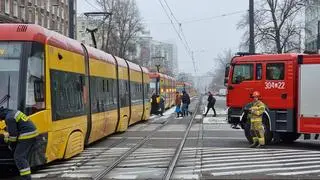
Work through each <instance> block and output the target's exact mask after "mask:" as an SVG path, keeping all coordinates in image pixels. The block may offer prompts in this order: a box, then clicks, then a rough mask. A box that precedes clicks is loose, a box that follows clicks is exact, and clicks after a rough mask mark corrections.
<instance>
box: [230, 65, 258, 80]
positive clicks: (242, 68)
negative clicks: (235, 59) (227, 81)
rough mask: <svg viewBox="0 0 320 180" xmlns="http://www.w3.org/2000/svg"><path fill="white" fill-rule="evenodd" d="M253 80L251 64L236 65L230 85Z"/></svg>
mask: <svg viewBox="0 0 320 180" xmlns="http://www.w3.org/2000/svg"><path fill="white" fill-rule="evenodd" d="M248 80H253V64H237V65H235V66H234V68H233V75H232V83H233V84H239V83H241V82H242V81H248Z"/></svg>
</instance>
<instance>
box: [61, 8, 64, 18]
mask: <svg viewBox="0 0 320 180" xmlns="http://www.w3.org/2000/svg"><path fill="white" fill-rule="evenodd" d="M61 18H62V19H64V8H61Z"/></svg>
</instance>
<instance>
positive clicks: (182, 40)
mask: <svg viewBox="0 0 320 180" xmlns="http://www.w3.org/2000/svg"><path fill="white" fill-rule="evenodd" d="M159 3H160V5H161V7H162V9H163V11H164V12H165V14H166V16H167V17H168V19H169V20H170V23H171V25H172V27H173V28H174V30H175V32H176V33H177V35H178V37H179V39H180V41H181V42H182V44H183V45H184V47H185V49H186V51H187V53H188V55H189V56H190V58H191V59H194V58H193V55H192V51H191V49H190V47H189V45H188V42H187V41H186V40H184V38H183V37H182V36H181V34H180V33H179V31H178V30H177V28H176V26H175V23H174V22H173V20H172V18H171V17H170V15H169V13H168V12H167V10H166V8H165V7H164V5H163V3H162V1H161V0H159ZM166 5H167V7H168V9H169V10H170V12H171V14H172V16H173V18H174V20H175V21H176V22H177V23H178V24H179V26H180V23H179V21H178V20H177V18H175V16H174V15H173V12H172V11H171V9H170V7H169V6H168V3H166ZM193 68H194V71H195V73H197V70H196V67H195V64H194V63H193Z"/></svg>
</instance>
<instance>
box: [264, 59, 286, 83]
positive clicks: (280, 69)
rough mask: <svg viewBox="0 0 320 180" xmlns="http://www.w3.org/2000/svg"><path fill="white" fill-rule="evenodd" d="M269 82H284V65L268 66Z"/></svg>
mask: <svg viewBox="0 0 320 180" xmlns="http://www.w3.org/2000/svg"><path fill="white" fill-rule="evenodd" d="M267 80H284V63H270V64H267Z"/></svg>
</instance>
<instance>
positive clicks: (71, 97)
mask: <svg viewBox="0 0 320 180" xmlns="http://www.w3.org/2000/svg"><path fill="white" fill-rule="evenodd" d="M81 76H82V77H81ZM81 78H83V75H81V74H76V73H70V72H62V71H57V70H51V95H52V108H53V113H52V119H53V120H60V119H66V118H71V117H75V116H80V115H83V114H84V113H85V106H84V103H83V98H82V97H83V91H82V89H81V88H78V87H80V86H81V82H80V80H81Z"/></svg>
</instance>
